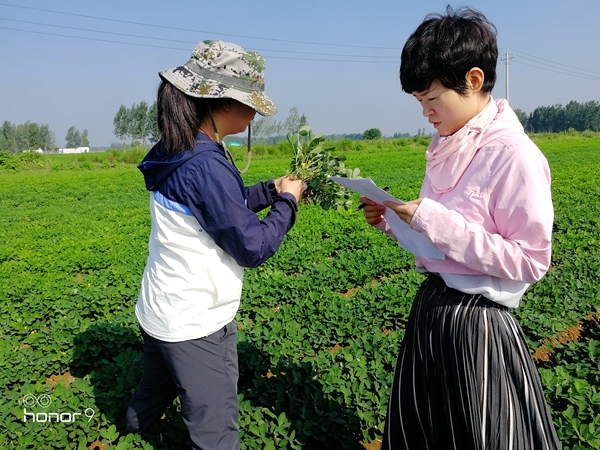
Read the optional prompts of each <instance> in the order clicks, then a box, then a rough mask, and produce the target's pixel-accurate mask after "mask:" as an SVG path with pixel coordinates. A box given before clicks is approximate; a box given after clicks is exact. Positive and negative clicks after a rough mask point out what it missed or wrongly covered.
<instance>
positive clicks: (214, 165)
mask: <svg viewBox="0 0 600 450" xmlns="http://www.w3.org/2000/svg"><path fill="white" fill-rule="evenodd" d="M138 168H139V169H140V171H141V172H142V173H143V175H144V180H145V182H146V188H147V189H148V190H149V191H150V213H151V216H152V228H151V231H150V239H149V243H148V249H149V256H148V261H147V263H146V268H145V270H144V274H143V277H142V283H141V291H140V294H139V297H138V301H137V304H136V308H135V313H136V316H137V319H138V321H139V323H140V325H141V327H142V328H143V329H144V331H146V332H147V333H148V334H149V335H150V336H152V337H155V338H156V339H160V340H162V341H167V342H180V341H184V340H189V339H197V338H201V337H204V336H208V335H209V334H211V333H214V332H215V331H217V330H219V329H220V328H222V327H223V326H224V325H226V324H227V323H229V322H231V321H232V320H233V319H234V317H235V314H236V312H237V310H238V307H239V304H240V297H241V291H242V281H243V276H244V269H243V268H244V267H256V266H258V265H260V264H262V263H263V262H265V261H266V260H267V259H268V258H270V257H271V256H272V255H273V254H274V253H275V252H276V251H277V249H278V248H279V245H280V244H281V241H282V240H283V237H284V236H285V234H286V233H287V232H288V231H289V230H290V229H291V228H292V226H293V224H294V222H295V220H296V212H297V205H296V199H295V197H294V196H293V195H292V194H290V193H282V194H277V191H276V188H275V183H274V182H273V181H271V180H269V181H267V182H265V183H258V184H256V185H254V186H250V187H245V186H244V184H243V181H242V178H241V177H240V175H239V173H238V171H237V169H236V168H235V167H234V166H233V164H231V163H230V162H229V161H228V160H227V157H226V154H225V151H224V149H223V147H222V146H221V145H220V144H216V143H214V142H212V141H211V140H210V138H208V136H206V135H205V134H203V133H198V137H197V138H196V145H195V147H194V149H192V150H188V151H185V152H183V153H179V154H176V155H169V154H167V153H166V152H165V151H164V150H163V149H162V147H161V143H160V142H159V143H158V144H156V145H155V146H154V147H153V148H152V149H151V150H150V152H149V153H148V154H147V155H146V157H145V158H144V160H143V161H142V162H141V163H140V164H139V166H138ZM269 206H270V207H271V209H270V211H269V213H268V214H267V216H266V217H265V218H264V219H263V220H260V219H259V217H258V216H257V215H256V214H255V213H256V212H258V211H260V210H262V209H265V208H267V207H269Z"/></svg>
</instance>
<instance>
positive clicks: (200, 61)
mask: <svg viewBox="0 0 600 450" xmlns="http://www.w3.org/2000/svg"><path fill="white" fill-rule="evenodd" d="M265 65H266V63H265V60H264V58H263V57H262V56H261V55H260V54H258V53H256V52H251V51H248V50H246V49H244V48H242V47H240V46H239V45H236V44H232V43H230V42H223V41H203V42H200V43H199V44H198V45H197V46H196V48H195V49H194V51H193V52H192V56H191V57H190V60H189V61H188V62H187V63H185V64H184V65H183V66H179V67H175V68H174V69H168V70H165V71H162V72H160V73H159V75H160V76H161V77H162V78H164V79H165V80H167V81H169V82H170V83H171V84H172V85H173V86H175V87H176V88H177V89H179V90H180V91H182V92H184V93H185V94H187V95H190V96H192V97H201V98H232V99H234V100H237V101H239V102H241V103H243V104H245V105H248V106H250V107H251V108H252V109H254V110H255V111H256V112H257V113H259V114H261V115H263V116H271V115H273V114H275V113H276V112H277V108H276V107H275V104H274V103H273V101H272V100H271V99H270V98H269V97H268V96H267V94H265V92H264V90H265V79H264V72H265Z"/></svg>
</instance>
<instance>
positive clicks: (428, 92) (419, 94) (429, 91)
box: [413, 87, 433, 98]
mask: <svg viewBox="0 0 600 450" xmlns="http://www.w3.org/2000/svg"><path fill="white" fill-rule="evenodd" d="M432 90H433V89H432V88H431V87H430V88H429V89H426V90H424V91H422V92H417V93H416V94H413V97H415V98H417V96H420V97H427V96H428V95H429V94H430V93H431V91H432Z"/></svg>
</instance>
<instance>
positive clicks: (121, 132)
mask: <svg viewBox="0 0 600 450" xmlns="http://www.w3.org/2000/svg"><path fill="white" fill-rule="evenodd" d="M129 117H130V114H129V110H128V109H127V108H126V107H125V105H121V106H120V108H119V110H118V111H117V114H116V115H115V118H114V120H113V133H114V135H115V136H116V137H117V139H119V140H120V141H121V142H122V143H123V147H125V138H126V137H127V135H128V134H129Z"/></svg>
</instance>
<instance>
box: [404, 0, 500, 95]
mask: <svg viewBox="0 0 600 450" xmlns="http://www.w3.org/2000/svg"><path fill="white" fill-rule="evenodd" d="M496 32H497V30H496V27H495V26H494V24H493V23H491V22H490V21H489V20H488V19H487V18H486V17H485V16H484V15H483V14H482V13H481V12H479V11H476V10H474V9H471V8H469V7H462V8H459V9H457V10H454V9H452V7H450V5H448V6H447V8H446V14H445V15H443V14H429V15H427V16H426V17H425V19H424V20H423V22H422V23H421V25H419V27H418V28H417V29H416V30H415V31H414V32H413V34H411V36H410V37H409V38H408V40H407V41H406V44H404V48H403V49H402V57H401V60H400V83H401V85H402V90H403V91H404V92H407V93H409V94H411V93H413V92H423V91H425V90H427V89H429V87H430V86H431V84H432V83H433V82H434V81H435V80H438V81H439V82H440V83H441V84H442V85H444V86H445V87H446V88H448V89H453V90H455V91H456V92H458V93H459V94H461V95H464V94H465V92H466V89H467V83H466V75H467V72H468V71H469V70H471V69H472V68H473V67H479V68H480V69H481V70H482V71H483V74H484V82H483V86H482V91H483V92H486V93H490V92H491V91H492V89H493V88H494V84H496V64H497V63H498V43H497V40H496Z"/></svg>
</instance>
